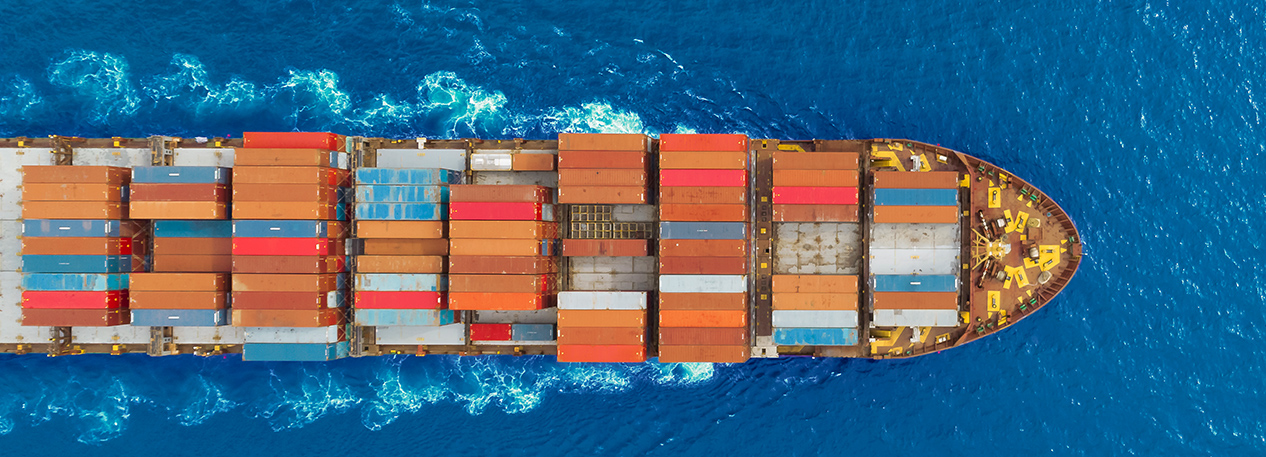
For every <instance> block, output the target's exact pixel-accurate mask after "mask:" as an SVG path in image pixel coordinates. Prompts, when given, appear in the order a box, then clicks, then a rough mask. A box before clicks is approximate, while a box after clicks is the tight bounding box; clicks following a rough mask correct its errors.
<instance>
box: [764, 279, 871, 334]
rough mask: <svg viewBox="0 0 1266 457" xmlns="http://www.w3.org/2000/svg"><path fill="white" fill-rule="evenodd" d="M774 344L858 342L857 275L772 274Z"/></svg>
mask: <svg viewBox="0 0 1266 457" xmlns="http://www.w3.org/2000/svg"><path fill="white" fill-rule="evenodd" d="M772 292H773V294H774V296H773V305H774V312H773V324H774V344H777V345H780V346H852V345H856V344H857V322H858V321H857V309H858V308H857V303H858V300H857V296H858V295H857V293H858V288H857V276H852V275H774V277H773V290H772Z"/></svg>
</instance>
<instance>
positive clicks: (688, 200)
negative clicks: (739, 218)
mask: <svg viewBox="0 0 1266 457" xmlns="http://www.w3.org/2000/svg"><path fill="white" fill-rule="evenodd" d="M659 203H661V204H703V205H742V204H746V203H747V188H746V187H660V188H659Z"/></svg>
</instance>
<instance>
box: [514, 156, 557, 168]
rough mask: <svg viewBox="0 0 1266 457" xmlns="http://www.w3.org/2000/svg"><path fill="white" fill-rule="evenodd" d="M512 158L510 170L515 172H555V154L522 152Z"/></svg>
mask: <svg viewBox="0 0 1266 457" xmlns="http://www.w3.org/2000/svg"><path fill="white" fill-rule="evenodd" d="M511 157H512V159H511V166H510V169H511V170H514V171H553V170H554V157H555V156H554V154H545V153H522V152H520V153H517V154H514V155H512V156H511Z"/></svg>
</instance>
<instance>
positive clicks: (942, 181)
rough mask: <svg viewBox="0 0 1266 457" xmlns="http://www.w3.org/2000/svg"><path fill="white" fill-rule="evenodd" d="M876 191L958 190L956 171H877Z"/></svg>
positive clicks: (875, 174) (875, 173) (875, 175)
mask: <svg viewBox="0 0 1266 457" xmlns="http://www.w3.org/2000/svg"><path fill="white" fill-rule="evenodd" d="M874 177H875V189H876V190H878V189H956V188H958V187H959V184H958V172H956V171H929V172H909V171H876V172H874Z"/></svg>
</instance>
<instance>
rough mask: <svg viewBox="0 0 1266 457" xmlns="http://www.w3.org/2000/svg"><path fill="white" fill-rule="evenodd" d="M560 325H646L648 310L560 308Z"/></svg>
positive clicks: (638, 326)
mask: <svg viewBox="0 0 1266 457" xmlns="http://www.w3.org/2000/svg"><path fill="white" fill-rule="evenodd" d="M558 327H559V328H572V327H602V328H612V327H614V328H620V327H625V328H627V327H637V328H644V327H646V310H592V309H560V310H558Z"/></svg>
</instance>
